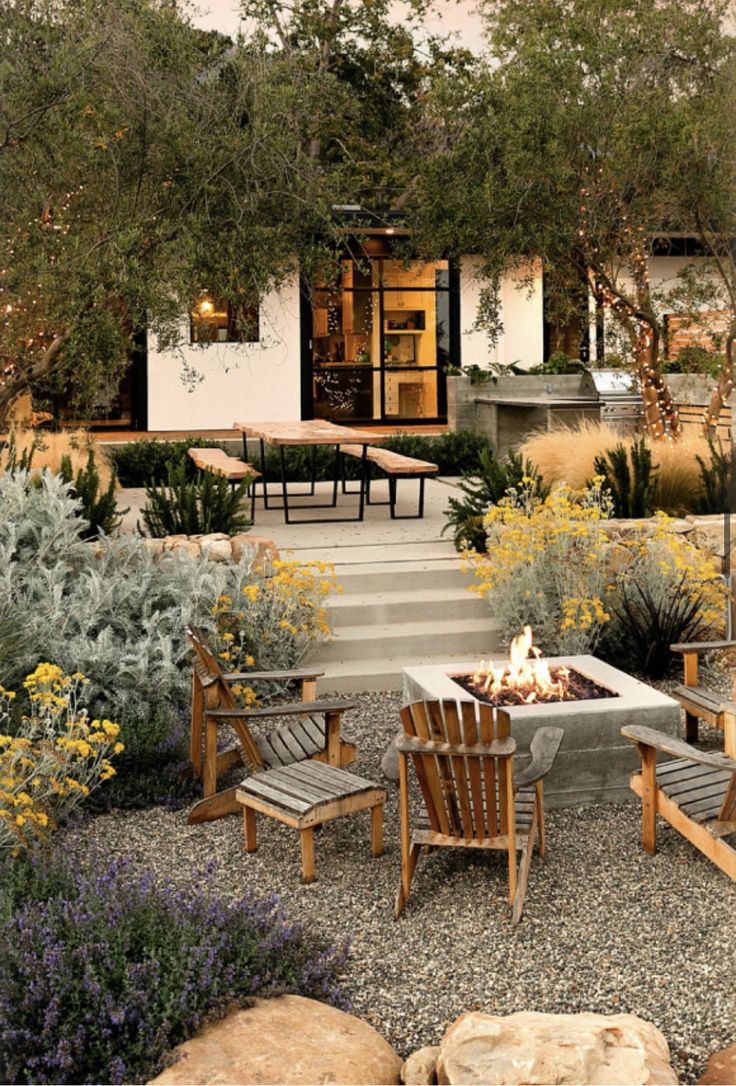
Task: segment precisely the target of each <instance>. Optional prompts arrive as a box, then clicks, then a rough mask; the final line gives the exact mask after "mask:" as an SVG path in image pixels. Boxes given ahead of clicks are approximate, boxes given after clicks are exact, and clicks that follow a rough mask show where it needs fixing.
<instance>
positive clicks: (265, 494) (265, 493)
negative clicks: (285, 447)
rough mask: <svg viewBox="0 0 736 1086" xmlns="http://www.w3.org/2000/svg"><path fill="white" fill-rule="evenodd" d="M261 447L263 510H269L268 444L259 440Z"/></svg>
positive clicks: (261, 439)
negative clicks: (267, 478)
mask: <svg viewBox="0 0 736 1086" xmlns="http://www.w3.org/2000/svg"><path fill="white" fill-rule="evenodd" d="M258 440H259V442H260V445H261V479H262V480H263V508H264V509H268V483H267V482H266V443H265V442H264V440H263V438H262V437H261V438H259V439H258Z"/></svg>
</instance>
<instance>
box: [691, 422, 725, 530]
mask: <svg viewBox="0 0 736 1086" xmlns="http://www.w3.org/2000/svg"><path fill="white" fill-rule="evenodd" d="M695 459H696V460H697V462H698V467H699V468H700V482H701V489H700V494H699V495H698V497H697V499H696V502H695V512H696V513H703V514H709V513H726V512H732V511H733V510H731V476H732V471H733V454H731V453H729V452H724V450H723V445H722V444H721V440H720V438H719V439H718V440H717V441H716V440H715V439H714V438H713V437H712V436H710V435H709V437H708V460H707V462H706V460H705V459H704V458H703V457H702V456H696V458H695Z"/></svg>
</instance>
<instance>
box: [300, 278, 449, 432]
mask: <svg viewBox="0 0 736 1086" xmlns="http://www.w3.org/2000/svg"><path fill="white" fill-rule="evenodd" d="M451 313H452V307H451V304H450V273H449V266H448V263H447V261H439V262H436V263H432V264H414V265H407V264H405V263H404V262H403V261H401V260H396V259H391V258H384V257H376V256H366V257H365V258H362V259H361V260H359V261H356V260H348V259H346V260H344V261H342V263H341V267H340V272H339V274H338V276H337V277H336V281H335V282H334V283H332V284H330V285H325V284H320V286H319V287H318V288H317V289H315V290H313V292H312V327H311V337H310V356H311V367H312V388H313V410H314V415H315V417H316V418H332V419H336V420H339V419H350V420H353V421H365V422H367V421H387V422H397V421H407V422H410V421H412V420H417V421H420V420H422V419H427V420H430V419H436V418H438V417H439V415H440V407H441V396H440V392H441V391H442V389H443V388H444V368H445V366H446V365H447V364H448V363H450V362H451V361H452V357H451V344H452V328H451Z"/></svg>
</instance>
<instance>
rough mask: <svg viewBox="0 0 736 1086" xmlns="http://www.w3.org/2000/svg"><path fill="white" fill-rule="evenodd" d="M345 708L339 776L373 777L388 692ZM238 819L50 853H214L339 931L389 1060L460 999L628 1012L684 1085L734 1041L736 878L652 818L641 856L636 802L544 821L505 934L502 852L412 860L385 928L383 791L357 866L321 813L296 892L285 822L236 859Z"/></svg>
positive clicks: (115, 826)
mask: <svg viewBox="0 0 736 1086" xmlns="http://www.w3.org/2000/svg"><path fill="white" fill-rule="evenodd" d="M355 700H356V703H357V710H356V711H355V712H354V713H351V714H349V716H348V717H346V721H345V723H346V730H347V726H348V722H349V729H350V731H351V732H352V733H353V735H354V736H355V737H356V738H357V741H358V744H359V751H360V754H359V758H358V761H357V763H356V764H355V767H354V768H355V771H356V772H358V773H361V774H364V775H366V776H368V777H372V778H373V779H374V780H376V781H378V780H381V779H382V778H381V775H380V760H381V756H382V754H383V752H384V751H385V749H386V746H387V744H388V742H389V740H390V739H391V737H392V736H393V735H394V734H395V732H396V727H397V719H398V718H397V710H398V706H399V696H398V695H393V694H361V695H357V696H356V698H355ZM705 738H706V742H707V741H708V739H709V737H708V736H706V737H705ZM717 741H718V739H717V737H713V736H711V737H710V743H711V744H714V743H717ZM241 825H242V823H241V821H240V820H239V818H237V817H235V816H233V817H230V818H226V819H222V820H220V821H218V822H213V823H209V824H205V825H201V826H187V825H186V822H185V816H184V812H170V811H165V810H163V809H160V808H156V809H152V810H149V811H144V812H124V813H123V812H114V813H113V814H110V815H103V816H100V817H97V818H95V819H91V820H90V821H89V822H86V823H84V824H82V825H79V824H77V825H76V826H75V827H74V830H73V832H70V833H68V834H67V835H66V840H64V841H63V842H62V847H66V848H67V849H69V850H70V851H74V852H77V853H83V854H87V855H90V854H92V853H94V852H95V851H96V850H98V849H101V850H102V854H103V855H104V856H105V858H106V859H107V858H110V857H111V856H113V855H129V856H132V857H134V858H135V859H136V861H140V862H141V863H142V864H145V865H146V866H148V867H150V868H152V869H153V870H154V871H156V872H157V873H158V874H160V875H161V876H162V877H169V878H172V879H174V880H186V879H187V878H188V873H189V872H191V871H192V870H194V869H199V868H201V867H202V866H203V865H204V864H205V863H206V862H207V861H209V860H212V859H215V860H216V861H218V865H219V866H218V869H217V872H216V874H215V876H214V877H213V883H214V885H215V886H216V887H217V889H218V890H219V891H220V892H221V893H222V894H224V895H227V896H237V895H238V894H239V893H240V892H242V891H243V890H244V889H246V888H249V887H250V888H254V889H255V890H256V891H257V892H258V893H260V894H263V895H267V894H270V893H272V892H276V893H278V894H279V895H280V896H281V898H282V900H283V901H284V903H285V904H286V905H287V907H288V909H289V913H290V915H291V916H292V917H293V918H294V919H301V920H303V921H305V922H306V923H307V924H308V925H310V926H311V928H312V929H313V930H315V931H317V932H319V933H320V934H321V935H322V936H324V937H326V938H327V939H329V940H331V941H339V940H342V939H344V938H345V937H346V936H351V937H352V939H353V953H352V960H351V965H350V968H349V972H348V975H347V977H346V980H345V986H346V988H347V990H348V991H349V993H350V995H351V996H352V999H353V1004H354V1010H355V1013H356V1014H358V1015H360V1016H361V1017H363V1018H366V1019H368V1020H369V1021H370V1022H372V1023H373V1024H374V1025H375V1026H376V1027H377V1028H378V1030H379V1031H380V1032H381V1033H383V1035H384V1036H385V1037H386V1038H387V1039H388V1040H389V1041H390V1042H391V1043H392V1044H393V1045H394V1046H395V1048H396V1049H397V1050H398V1051H399V1053H400V1054H402V1055H403V1056H406V1055H408V1053H409V1052H410V1051H412V1050H413V1049H415V1048H419V1047H420V1046H422V1045H427V1044H433V1043H436V1042H437V1040H438V1039H439V1037H440V1036H441V1034H442V1032H443V1030H444V1029H445V1028H446V1026H447V1025H448V1024H449V1023H450V1022H452V1021H453V1020H454V1019H455V1018H456V1017H457V1015H459V1014H461V1013H462V1012H463V1011H467V1010H471V1009H475V1008H477V1009H482V1010H484V1011H488V1012H490V1013H502V1014H505V1013H510V1012H512V1011H517V1010H523V1009H527V1010H538V1011H550V1012H575V1011H582V1010H590V1011H599V1012H601V1013H620V1012H624V1011H628V1012H631V1013H634V1014H638V1015H641V1016H642V1017H643V1018H645V1019H648V1020H649V1021H651V1022H654V1023H655V1024H656V1025H657V1026H658V1027H659V1028H660V1029H661V1030H662V1031H663V1033H664V1035H665V1037H666V1038H667V1041H668V1042H669V1045H670V1048H671V1051H672V1059H673V1063H674V1066H675V1068H676V1070H677V1072H678V1074H679V1075H680V1077H681V1080H682V1081H686V1082H694V1081H696V1079H697V1077H698V1075H699V1074H701V1073H702V1071H703V1069H704V1066H705V1062H706V1060H707V1057H708V1056H709V1055H710V1054H711V1053H712V1052H714V1051H716V1050H718V1049H720V1048H723V1047H725V1046H726V1045H728V1044H733V1043H734V1042H736V1021H734V1003H733V1000H734V989H733V963H734V959H735V957H736V925H734V916H735V915H736V887H735V886H734V885H733V884H732V883H730V882H729V880H728V879H727V878H726V877H725V876H724V875H722V874H721V873H720V872H718V871H717V870H716V869H715V868H714V867H713V866H712V865H711V864H709V863H708V861H706V860H705V858H704V857H702V856H701V855H700V853H698V852H697V851H696V850H695V849H694V848H692V847H691V846H690V845H688V844H687V842H685V841H684V840H683V839H682V838H681V837H680V836H679V835H677V834H676V833H674V831H672V830H671V829H670V828H669V827H668V826H666V825H664V824H663V823H661V824H660V835H659V844H660V848H659V852H658V854H657V856H655V857H653V858H652V857H649V856H647V855H645V854H644V853H643V852H642V850H641V847H640V842H639V807H638V803H633V802H632V803H631V804H624V805H620V806H612V805H609V806H598V807H579V808H571V809H568V810H565V811H560V812H551V813H549V814H548V851H547V860H546V861H545V862H544V863H539V862H538V861H537V860H536V857H535V861H534V862H533V864H532V872H531V875H530V880H529V889H528V892H527V898H526V906H525V911H524V916H523V919H522V922H521V925H520V926H519V927H518V928H516V929H514V928H513V927H512V926H511V923H510V916H509V909H508V906H507V903H506V900H505V889H506V872H505V866H504V862H503V859H502V857H501V856H500V855H492V854H490V855H489V854H485V855H469V854H467V853H462V852H459V851H458V852H451V851H450V850H441V851H439V852H434V853H432V854H431V855H429V856H426V857H422V858H421V859H420V862H419V866H418V868H417V874H416V875H415V878H414V884H413V887H412V895H411V898H410V900H409V904H408V906H407V909H406V911H405V913H404V915H403V917H402V919H401V920H400V921H399V922H398V923H396V922H394V920H393V913H392V906H393V898H394V894H395V891H396V886H397V882H398V877H399V846H398V802H397V792H396V789H395V788H394V787H393V786H391V788H390V791H389V799H388V802H387V805H386V845H387V849H386V854H385V856H384V857H383V858H382V859H379V860H372V859H371V858H370V852H369V817H368V815H367V814H366V813H361V814H358V815H356V816H353V818H349V819H342V820H338V821H336V822H332V823H330V824H329V825H328V826H326V827H325V828H324V830H323V831H322V832H321V833H320V834H319V835H318V837H317V839H316V863H317V881H316V882H315V883H313V884H312V885H311V886H302V885H301V883H300V882H299V846H298V840H297V834H296V832H295V831H293V830H290V829H288V828H287V827H285V826H281V825H280V824H278V823H276V822H274V821H273V820H271V819H266V818H261V819H259V846H260V847H259V851H258V853H256V854H255V855H252V856H247V855H246V854H245V852H244V850H243V845H242V835H241Z"/></svg>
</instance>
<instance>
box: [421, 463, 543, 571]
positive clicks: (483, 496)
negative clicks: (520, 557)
mask: <svg viewBox="0 0 736 1086" xmlns="http://www.w3.org/2000/svg"><path fill="white" fill-rule="evenodd" d="M523 479H530V480H531V481H532V482H531V487H532V492H533V493H534V495H535V496H537V497H539V498H540V499H541V500H542V501H543V500H544V499H545V498H546V497H547V495H548V494H549V487H548V486H545V484H544V482H543V480H542V478H541V476H540V474H539V472H538V471H537V469H536V468H535V466H534V464H532V463H531V462H530V461H529V460H524V459H523V458H522V457H521V455H520V454H518V453H515V452H510V453H509V455H508V457H507V459H506V462H505V463H501V462H500V461H499V460H498V459H497V458H496V456H495V455H494V453H493V451H492V450H491V449H490V448H488V447H486V448H484V449H482V450H481V453H480V457H479V465H478V469H477V471H475V472H467V473H465V474H464V475H463V478H462V479H461V480H460V482H459V484H458V489H459V490H460V491H461V492H462V494H463V497H462V498H450V499H449V503H448V506H447V509H446V510H445V519H446V524H445V526H444V528H443V529H442V532H443V534H444V533H445V532H446V531H448V530H451V531H452V541H453V543H454V544H455V548H456V549H457V550H459V551H461V550H466V549H467V550H473V551H478V552H484V551H485V550H486V530H485V527H484V524H483V517H484V516H485V514H486V513H487V512H488V508H489V506H491V505H496V504H497V503H498V502H499V501H500V500H501V498H503V497H504V495H505V494H506V491H507V490H508V489H509V488H510V487H518V486H520V484H521V482H522V480H523Z"/></svg>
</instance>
